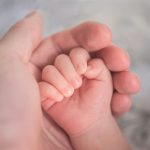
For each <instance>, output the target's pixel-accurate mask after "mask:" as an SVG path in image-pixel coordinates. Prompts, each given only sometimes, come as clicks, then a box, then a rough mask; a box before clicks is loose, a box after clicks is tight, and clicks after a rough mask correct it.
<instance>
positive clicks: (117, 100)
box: [111, 92, 132, 117]
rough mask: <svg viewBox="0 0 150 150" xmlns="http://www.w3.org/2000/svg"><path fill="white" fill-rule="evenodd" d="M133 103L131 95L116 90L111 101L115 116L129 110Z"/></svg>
mask: <svg viewBox="0 0 150 150" xmlns="http://www.w3.org/2000/svg"><path fill="white" fill-rule="evenodd" d="M131 105H132V102H131V98H130V96H129V95H126V94H120V93H118V92H115V93H114V94H113V97H112V101H111V108H112V113H113V114H114V116H116V117H119V116H122V115H123V114H125V113H126V112H128V111H129V109H130V107H131Z"/></svg>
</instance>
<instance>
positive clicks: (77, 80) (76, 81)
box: [71, 77, 82, 89]
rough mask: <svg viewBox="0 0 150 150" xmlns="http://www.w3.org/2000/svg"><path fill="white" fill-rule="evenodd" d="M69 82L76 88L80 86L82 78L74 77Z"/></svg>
mask: <svg viewBox="0 0 150 150" xmlns="http://www.w3.org/2000/svg"><path fill="white" fill-rule="evenodd" d="M71 83H72V85H73V87H74V88H75V89H76V88H79V87H80V85H81V83H82V80H81V78H80V77H76V78H74V79H72V80H71Z"/></svg>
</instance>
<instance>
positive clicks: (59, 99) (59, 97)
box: [56, 94, 64, 102]
mask: <svg viewBox="0 0 150 150" xmlns="http://www.w3.org/2000/svg"><path fill="white" fill-rule="evenodd" d="M63 99H64V97H63V96H62V95H61V94H60V95H58V97H57V100H56V101H57V102H61V101H62V100H63Z"/></svg>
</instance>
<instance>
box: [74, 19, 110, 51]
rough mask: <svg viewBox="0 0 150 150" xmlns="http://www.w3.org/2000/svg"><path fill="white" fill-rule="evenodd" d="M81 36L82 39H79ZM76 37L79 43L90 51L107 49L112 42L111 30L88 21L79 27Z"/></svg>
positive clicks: (75, 33)
mask: <svg viewBox="0 0 150 150" xmlns="http://www.w3.org/2000/svg"><path fill="white" fill-rule="evenodd" d="M81 31H82V32H81ZM79 34H80V38H78V39H77V37H79ZM74 35H75V38H76V39H77V41H78V43H79V44H80V45H82V46H83V47H84V48H85V49H87V50H88V51H96V50H99V49H102V48H104V47H107V46H108V45H110V43H111V41H112V34H111V31H110V29H109V28H108V27H107V26H106V25H104V24H101V23H98V22H93V21H87V22H85V23H82V24H80V25H79V26H77V27H76V29H75V30H74Z"/></svg>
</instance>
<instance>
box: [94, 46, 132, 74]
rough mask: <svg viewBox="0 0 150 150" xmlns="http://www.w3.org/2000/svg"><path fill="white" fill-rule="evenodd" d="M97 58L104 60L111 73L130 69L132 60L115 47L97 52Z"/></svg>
mask: <svg viewBox="0 0 150 150" xmlns="http://www.w3.org/2000/svg"><path fill="white" fill-rule="evenodd" d="M96 57H99V58H101V59H103V61H104V62H105V64H106V66H107V67H108V68H109V70H111V71H115V72H118V71H124V70H128V69H129V67H130V58H129V55H128V53H127V52H126V51H125V50H123V49H122V48H119V47H117V46H115V45H111V46H108V47H106V48H104V49H102V50H101V51H99V52H97V54H96Z"/></svg>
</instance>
